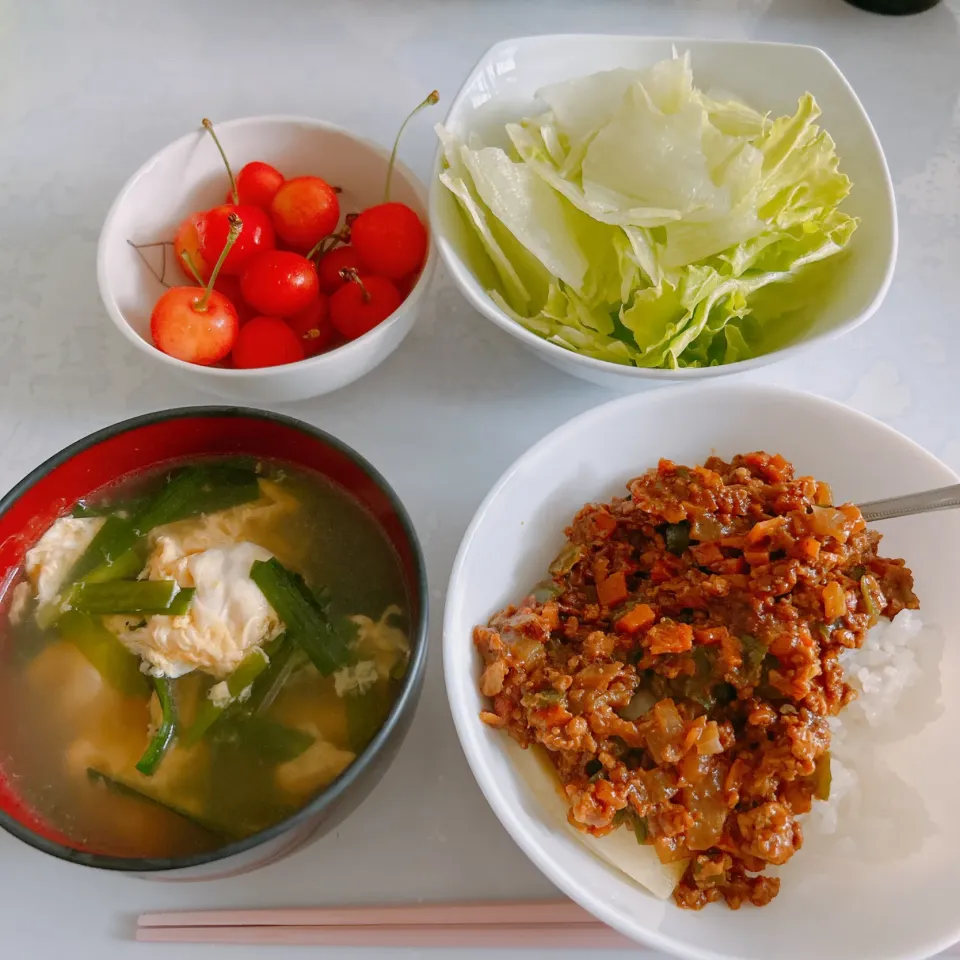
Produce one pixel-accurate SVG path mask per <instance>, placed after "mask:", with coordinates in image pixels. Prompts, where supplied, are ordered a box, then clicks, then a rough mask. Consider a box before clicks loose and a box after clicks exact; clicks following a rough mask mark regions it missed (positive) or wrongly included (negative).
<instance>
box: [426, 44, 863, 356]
mask: <svg viewBox="0 0 960 960" xmlns="http://www.w3.org/2000/svg"><path fill="white" fill-rule="evenodd" d="M538 98H539V99H540V100H541V101H542V102H543V103H544V104H545V105H546V107H547V110H546V111H545V112H543V113H541V114H539V115H537V116H534V117H529V118H525V119H522V120H520V121H519V122H517V123H508V124H506V125H505V131H504V132H505V133H506V137H507V140H508V141H509V147H510V149H509V152H508V150H504V149H501V148H500V147H495V146H485V145H484V144H483V143H481V142H480V141H479V139H478V138H477V137H476V136H471V137H470V138H468V140H467V141H466V142H464V141H463V140H462V139H461V138H459V137H457V136H456V135H455V134H454V133H452V132H451V131H449V130H445V129H444V128H443V127H438V128H437V130H438V134H439V136H440V138H441V141H442V144H443V154H444V159H445V163H444V169H443V171H442V173H441V176H440V179H441V182H442V183H443V185H444V186H445V187H446V188H447V189H448V190H449V191H450V192H451V194H452V195H453V196H454V197H455V198H456V200H457V202H458V204H459V206H460V209H461V212H462V214H463V235H462V237H460V238H458V240H459V245H460V247H461V249H462V250H463V251H464V253H465V256H466V257H467V258H468V260H469V261H470V265H471V267H472V268H473V269H474V271H475V273H476V276H477V278H478V280H479V281H480V282H481V283H482V284H483V285H484V287H485V288H486V289H487V290H488V292H489V294H490V296H491V297H492V298H493V300H494V301H495V302H496V303H497V304H498V306H499V307H500V308H501V309H502V310H503V311H504V312H505V313H507V315H509V316H510V317H512V318H513V319H514V320H515V321H516V322H517V323H519V324H522V325H523V326H524V327H526V328H527V329H528V330H531V331H532V332H534V333H536V334H537V335H538V336H541V337H543V338H544V339H546V340H549V341H550V342H551V343H555V344H557V345H559V346H562V347H564V348H565V349H568V350H574V351H576V352H578V353H582V354H584V355H586V356H591V357H595V358H597V359H601V360H608V361H611V362H614V363H622V364H630V365H633V366H638V367H659V368H666V369H679V368H683V367H698V366H711V365H715V364H723V363H733V362H736V361H739V360H745V359H747V358H749V357H754V356H758V355H760V354H762V353H765V352H768V351H770V350H774V349H778V348H779V347H781V346H783V345H785V344H787V343H789V342H791V341H793V340H796V339H798V338H799V337H802V336H803V335H804V333H805V331H806V330H807V329H808V328H809V325H810V322H811V319H812V317H813V313H814V311H815V310H816V306H817V304H818V303H819V302H821V301H822V298H823V297H825V296H827V295H828V293H829V290H830V288H831V285H832V284H833V283H835V282H836V275H837V266H838V265H839V264H840V263H841V262H842V258H839V257H838V256H837V255H838V254H841V253H842V252H843V251H844V250H845V249H846V247H847V245H848V244H849V241H850V237H851V235H852V234H853V232H854V230H855V229H856V226H857V221H856V220H855V219H854V218H852V217H850V216H848V215H847V214H845V213H843V212H842V211H840V210H839V209H838V207H839V206H840V204H841V203H842V201H843V200H844V199H845V197H846V196H847V194H848V193H849V191H850V187H851V184H850V180H849V178H847V177H846V176H845V175H844V174H843V173H841V172H840V170H839V163H838V159H837V155H836V147H835V144H834V142H833V140H832V139H831V138H830V136H829V134H827V133H826V131H824V130H822V129H821V128H820V127H819V126H818V125H817V123H816V121H817V119H818V117H819V114H820V111H819V108H818V107H817V104H816V101H815V100H814V98H813V97H812V96H811V95H810V94H804V95H803V96H802V97H801V98H800V100H799V102H798V107H797V111H796V113H795V114H793V115H792V116H784V117H779V118H776V119H771V118H770V117H769V116H767V115H764V114H761V113H759V112H758V111H756V110H754V109H753V108H752V107H750V106H748V105H746V104H744V103H742V102H740V101H739V100H737V99H736V98H734V97H731V96H730V95H728V94H725V93H723V92H720V91H708V92H706V93H705V92H703V91H701V90H699V89H697V87H696V86H695V85H694V82H693V72H692V69H691V65H690V58H689V56H688V55H686V56H683V57H680V56H676V55H675V56H674V57H673V58H672V59H669V60H665V61H663V62H661V63H658V64H655V65H654V66H652V67H650V68H648V69H645V70H626V69H622V68H621V69H615V70H608V71H604V72H601V73H597V74H593V75H591V76H589V77H583V78H580V79H575V80H569V81H564V82H562V83H557V84H553V85H551V86H549V87H545V88H544V89H542V90H540V91H538Z"/></svg>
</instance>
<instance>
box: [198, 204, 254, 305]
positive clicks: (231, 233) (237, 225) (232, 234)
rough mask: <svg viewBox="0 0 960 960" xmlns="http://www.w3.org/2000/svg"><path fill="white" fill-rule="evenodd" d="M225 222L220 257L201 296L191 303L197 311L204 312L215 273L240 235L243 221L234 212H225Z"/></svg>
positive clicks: (215, 280) (218, 271)
mask: <svg viewBox="0 0 960 960" xmlns="http://www.w3.org/2000/svg"><path fill="white" fill-rule="evenodd" d="M227 222H228V223H229V224H230V229H229V230H228V231H227V242H226V243H225V244H224V245H223V249H222V250H221V251H220V258H219V259H218V260H217V265H216V266H215V267H214V268H213V273H211V274H210V280H209V282H208V283H207V289H206V290H205V291H204V294H203V296H202V297H201V298H200V299H199V300H198V301H197V302H196V303H195V304H194V305H193V308H194V310H196V311H197V312H198V313H205V312H206V309H207V306H208V305H209V303H210V294H211V293H213V285H214V284H215V283H216V282H217V274H218V273H220V268H221V267H222V266H223V261H224V260H226V259H227V254H228V253H229V252H230V248H231V247H232V246H233V245H234V244H235V243H236V242H237V237H239V236H240V231H241V230H242V229H243V221H242V220H241V219H240V218H239V217H238V216H237V215H236V214H235V213H230V214H227Z"/></svg>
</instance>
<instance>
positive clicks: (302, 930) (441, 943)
mask: <svg viewBox="0 0 960 960" xmlns="http://www.w3.org/2000/svg"><path fill="white" fill-rule="evenodd" d="M137 940H139V941H142V942H152V943H233V944H243V943H247V944H261V945H263V944H271V945H281V944H309V945H313V946H329V947H413V948H427V947H447V948H452V947H479V948H482V949H498V948H507V947H518V948H522V947H547V948H558V947H571V948H575V949H588V948H592V949H602V948H607V949H617V948H620V949H623V948H626V947H635V946H636V944H634V943H633V941H631V940H628V939H627V938H626V937H623V936H622V935H621V934H619V933H617V932H616V931H614V930H612V929H611V928H610V927H608V926H606V925H605V924H603V923H600V922H599V921H598V920H595V919H594V918H593V917H592V916H591V915H590V914H589V913H587V912H586V911H585V910H583V909H582V908H581V907H578V906H577V905H576V904H575V903H572V902H570V901H569V900H545V901H530V902H516V901H514V902H505V901H499V902H498V901H491V902H476V903H442V904H437V903H425V904H417V905H402V904H388V905H383V906H376V907H325V908H313V907H306V908H292V909H274V910H208V911H203V910H201V911H183V912H170V913H145V914H143V915H142V916H141V917H140V919H139V923H138V927H137Z"/></svg>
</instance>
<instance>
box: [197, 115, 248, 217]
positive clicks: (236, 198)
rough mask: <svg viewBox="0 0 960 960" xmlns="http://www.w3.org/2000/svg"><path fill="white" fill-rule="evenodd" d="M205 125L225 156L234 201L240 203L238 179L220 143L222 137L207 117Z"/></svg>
mask: <svg viewBox="0 0 960 960" xmlns="http://www.w3.org/2000/svg"><path fill="white" fill-rule="evenodd" d="M203 125H204V127H205V128H206V130H207V133H209V134H210V136H211V137H213V142H214V143H215V144H216V145H217V149H218V150H219V151H220V156H221V157H223V165H224V166H225V167H226V168H227V176H228V177H229V178H230V192H231V193H232V194H233V202H234V203H240V194H239V193H237V181H236V180H235V179H234V177H233V170H231V169H230V161H229V160H228V159H227V155H226V153H225V152H224V150H223V146H222V145H221V143H220V138H219V137H218V136H217V134H216V131H215V130H214V129H213V124H212V123H211V122H210V121H209V120H208V119H207V118H206V117H204V118H203Z"/></svg>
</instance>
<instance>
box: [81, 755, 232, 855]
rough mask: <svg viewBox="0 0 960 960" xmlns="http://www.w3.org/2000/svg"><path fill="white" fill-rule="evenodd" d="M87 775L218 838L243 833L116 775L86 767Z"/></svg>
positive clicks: (121, 793)
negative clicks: (185, 808)
mask: <svg viewBox="0 0 960 960" xmlns="http://www.w3.org/2000/svg"><path fill="white" fill-rule="evenodd" d="M87 777H88V778H89V780H90V782H91V783H101V784H103V785H104V786H105V787H106V788H107V789H108V790H111V791H112V792H113V793H116V794H119V795H120V796H123V797H132V798H133V799H135V800H142V801H143V802H144V803H149V804H152V805H153V806H155V807H160V808H161V809H163V810H166V811H167V812H168V813H172V814H173V815H174V816H176V817H180V818H181V819H182V820H186V821H188V822H189V823H191V824H193V826H195V827H199V828H200V829H201V830H204V831H205V832H206V833H209V834H212V835H213V836H214V837H217V838H218V839H219V840H223V841H228V840H238V839H239V838H240V837H241V836H243V835H244V834H243V833H241V832H239V831H237V830H233V829H231V828H229V827H226V826H224V825H223V824H220V823H216V822H214V821H212V820H208V819H206V818H205V817H199V816H197V815H196V814H195V813H190V811H188V810H184V809H183V808H182V807H178V806H174V804H172V803H167V802H166V801H165V800H160V799H158V798H157V797H154V796H152V795H151V794H149V793H147V792H146V791H145V790H143V789H142V788H140V787H135V786H133V785H132V784H129V783H126V782H125V781H123V780H120V779H118V778H117V777H111V776H110V775H109V774H106V773H103V772H101V771H100V770H97V769H95V768H94V767H87Z"/></svg>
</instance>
